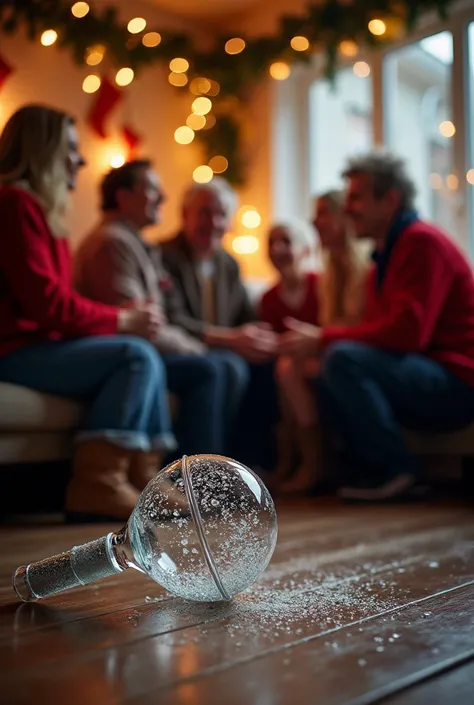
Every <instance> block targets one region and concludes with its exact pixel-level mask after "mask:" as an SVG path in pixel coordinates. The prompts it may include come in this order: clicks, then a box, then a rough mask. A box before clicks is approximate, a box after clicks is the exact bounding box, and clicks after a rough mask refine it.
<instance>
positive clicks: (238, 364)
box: [221, 352, 250, 388]
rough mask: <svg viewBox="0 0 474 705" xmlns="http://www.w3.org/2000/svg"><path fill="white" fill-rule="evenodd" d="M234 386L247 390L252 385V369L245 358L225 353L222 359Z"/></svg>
mask: <svg viewBox="0 0 474 705" xmlns="http://www.w3.org/2000/svg"><path fill="white" fill-rule="evenodd" d="M221 361H222V363H223V364H224V365H225V367H226V370H227V373H228V376H229V378H230V380H231V384H232V385H233V386H236V385H237V386H238V387H239V388H245V387H247V386H248V384H249V383H250V367H249V365H248V363H247V362H246V361H245V360H244V358H243V357H240V355H237V354H236V353H233V352H225V353H224V354H223V355H222V357H221Z"/></svg>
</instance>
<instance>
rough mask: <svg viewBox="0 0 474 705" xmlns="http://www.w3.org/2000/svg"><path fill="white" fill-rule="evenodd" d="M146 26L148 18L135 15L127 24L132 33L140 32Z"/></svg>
mask: <svg viewBox="0 0 474 705" xmlns="http://www.w3.org/2000/svg"><path fill="white" fill-rule="evenodd" d="M145 27H146V20H145V19H144V18H143V17H134V18H133V20H130V22H129V23H128V25H127V29H128V31H129V32H130V34H140V32H143V30H144V29H145Z"/></svg>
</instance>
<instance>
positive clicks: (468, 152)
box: [271, 0, 474, 259]
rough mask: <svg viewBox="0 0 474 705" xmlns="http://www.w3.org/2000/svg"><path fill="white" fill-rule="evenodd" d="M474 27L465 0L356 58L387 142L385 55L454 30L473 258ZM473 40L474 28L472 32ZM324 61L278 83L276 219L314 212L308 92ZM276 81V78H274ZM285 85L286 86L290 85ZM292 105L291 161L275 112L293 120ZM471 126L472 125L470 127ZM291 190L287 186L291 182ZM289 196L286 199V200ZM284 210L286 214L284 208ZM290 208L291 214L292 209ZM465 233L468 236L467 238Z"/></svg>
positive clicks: (460, 207)
mask: <svg viewBox="0 0 474 705" xmlns="http://www.w3.org/2000/svg"><path fill="white" fill-rule="evenodd" d="M470 23H473V27H474V7H473V5H472V0H460V2H458V3H456V4H455V5H454V6H453V7H452V9H451V11H450V14H449V17H448V18H447V19H446V20H445V21H441V20H440V19H439V17H438V16H437V15H436V14H434V13H429V14H427V15H426V16H425V17H423V18H422V19H421V21H420V24H419V26H418V28H417V30H415V31H414V32H412V33H410V35H409V37H406V38H403V39H401V40H399V41H396V42H392V43H391V44H390V45H389V46H387V48H386V49H379V50H377V51H373V52H370V51H365V50H363V51H361V53H360V55H358V57H357V60H358V61H359V60H363V61H364V60H365V61H367V63H368V64H369V65H370V67H371V75H370V77H368V78H367V79H364V80H368V81H371V82H372V99H373V105H372V137H373V143H374V145H375V146H377V145H382V144H384V138H385V125H386V121H385V120H384V116H385V114H386V112H387V101H388V96H387V86H388V83H389V79H388V78H387V64H386V63H385V61H384V60H385V58H386V57H387V56H388V55H389V54H390V53H392V52H394V51H396V50H397V49H400V48H402V47H405V46H408V45H410V44H413V43H416V42H418V41H420V40H421V39H424V38H426V37H430V36H432V35H434V34H438V33H439V32H442V31H449V32H451V34H452V37H453V64H452V78H451V110H452V121H453V123H454V124H455V126H456V133H455V135H454V136H453V137H452V138H451V139H452V164H453V173H454V174H456V176H457V177H458V180H459V186H458V193H457V196H458V198H457V208H456V220H457V223H458V227H459V228H460V230H461V232H462V233H463V240H462V241H461V244H463V245H464V246H465V249H466V251H467V252H468V253H469V255H470V257H471V258H473V259H474V186H472V185H470V184H469V183H468V182H467V179H466V174H467V171H468V170H469V169H471V168H474V117H472V118H471V115H474V76H473V78H472V80H471V77H470V71H471V72H473V73H474V66H472V67H470V66H469V25H470ZM472 41H473V42H474V29H473V30H472ZM353 61H354V60H351V59H348V60H347V61H343V62H341V68H345V67H351V66H352V65H353ZM323 67H324V61H323V60H322V58H321V57H320V56H318V55H316V56H315V57H314V60H313V61H312V63H311V66H309V67H302V66H296V67H295V69H294V70H293V72H292V75H291V77H290V78H289V79H288V80H287V81H285V82H282V83H281V84H279V85H276V86H275V87H274V90H275V101H274V108H275V109H274V119H273V130H272V135H273V146H274V150H273V155H274V160H273V166H274V169H273V170H272V185H271V186H272V214H273V216H274V217H276V216H277V217H282V216H287V215H296V214H298V215H300V216H304V217H308V216H309V215H310V211H311V199H312V197H314V193H311V190H310V184H311V181H312V179H311V173H310V170H311V164H310V158H309V155H310V153H311V129H310V128H311V126H310V124H309V91H310V86H311V84H312V83H313V82H314V81H316V80H319V79H321V78H322V77H323ZM275 83H277V82H275ZM285 84H286V85H285ZM289 101H291V105H292V111H291V113H292V119H291V120H289V119H287V122H286V132H285V136H284V139H285V141H288V140H291V141H292V143H293V144H294V145H296V149H295V156H294V158H292V159H291V160H290V162H291V163H290V162H289V161H288V159H287V160H286V161H285V159H282V158H281V155H280V156H279V155H278V153H277V151H278V145H279V144H281V138H282V135H281V132H280V131H279V130H278V125H277V122H278V121H277V119H276V118H275V116H276V115H277V113H278V110H279V109H281V106H282V105H284V106H285V107H286V112H287V118H288V102H289ZM470 128H471V129H470ZM289 178H291V179H292V183H293V188H292V192H293V193H294V198H291V199H288V197H287V195H288V191H287V190H285V181H286V185H288V179H289ZM286 188H287V186H286ZM285 196H286V200H285ZM283 211H285V212H283ZM290 211H291V212H290ZM464 234H465V238H464Z"/></svg>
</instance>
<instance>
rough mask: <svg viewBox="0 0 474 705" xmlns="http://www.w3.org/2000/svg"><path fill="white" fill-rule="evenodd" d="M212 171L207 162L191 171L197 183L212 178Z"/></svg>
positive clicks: (203, 182) (206, 182) (205, 181)
mask: <svg viewBox="0 0 474 705" xmlns="http://www.w3.org/2000/svg"><path fill="white" fill-rule="evenodd" d="M213 176H214V172H213V171H212V169H211V167H210V166H207V164H202V165H201V166H198V167H196V168H195V169H194V171H193V179H194V181H195V182H196V183H197V184H208V183H209V181H211V180H212V177H213Z"/></svg>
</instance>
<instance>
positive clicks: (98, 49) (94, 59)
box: [85, 44, 105, 66]
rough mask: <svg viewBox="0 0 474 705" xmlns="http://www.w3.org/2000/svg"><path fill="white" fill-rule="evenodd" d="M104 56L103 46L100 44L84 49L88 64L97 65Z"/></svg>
mask: <svg viewBox="0 0 474 705" xmlns="http://www.w3.org/2000/svg"><path fill="white" fill-rule="evenodd" d="M104 56H105V47H104V46H103V45H102V44H96V46H93V47H90V48H89V49H87V50H86V56H85V59H86V64H88V66H97V65H98V64H100V63H101V61H102V60H103V58H104Z"/></svg>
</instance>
